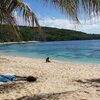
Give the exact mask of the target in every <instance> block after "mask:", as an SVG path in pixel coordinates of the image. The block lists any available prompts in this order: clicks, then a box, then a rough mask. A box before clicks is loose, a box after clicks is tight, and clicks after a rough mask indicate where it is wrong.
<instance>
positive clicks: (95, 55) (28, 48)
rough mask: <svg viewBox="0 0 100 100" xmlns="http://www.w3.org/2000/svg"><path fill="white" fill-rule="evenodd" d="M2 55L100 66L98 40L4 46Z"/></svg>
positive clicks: (1, 48) (0, 51) (1, 46)
mask: <svg viewBox="0 0 100 100" xmlns="http://www.w3.org/2000/svg"><path fill="white" fill-rule="evenodd" d="M2 54H5V55H6V54H7V55H16V56H25V57H31V58H46V57H48V56H49V57H50V59H53V60H63V61H75V62H84V63H97V64H100V40H82V41H60V42H38V43H26V44H6V45H0V55H2Z"/></svg>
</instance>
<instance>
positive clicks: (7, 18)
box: [0, 0, 100, 40]
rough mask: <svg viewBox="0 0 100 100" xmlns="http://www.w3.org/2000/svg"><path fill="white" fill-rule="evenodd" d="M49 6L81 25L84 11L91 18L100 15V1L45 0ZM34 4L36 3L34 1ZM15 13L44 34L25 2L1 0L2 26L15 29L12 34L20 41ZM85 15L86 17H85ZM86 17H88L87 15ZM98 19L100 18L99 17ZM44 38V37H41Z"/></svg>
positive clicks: (0, 23) (22, 0) (0, 18)
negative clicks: (54, 7) (80, 15)
mask: <svg viewBox="0 0 100 100" xmlns="http://www.w3.org/2000/svg"><path fill="white" fill-rule="evenodd" d="M43 1H44V2H46V3H47V4H51V5H54V6H56V7H58V8H60V10H61V11H62V12H63V13H64V14H66V15H67V16H69V18H70V19H71V20H73V22H75V23H76V22H77V23H80V20H79V14H80V13H81V12H82V11H83V12H85V14H87V15H89V16H90V17H91V14H92V15H94V16H99V15H100V0H43ZM33 2H34V1H33ZM14 11H18V12H19V13H20V14H21V15H22V16H23V18H24V20H25V21H27V22H29V23H31V25H32V26H34V25H36V26H37V27H38V30H39V31H40V32H41V33H42V31H41V28H40V25H39V23H38V20H37V18H36V15H35V13H34V11H32V10H31V9H30V7H29V6H28V5H27V4H25V2H24V0H0V25H2V24H7V25H9V29H13V31H10V33H14V34H15V35H16V37H17V39H18V40H20V35H19V27H18V25H17V23H16V19H15V16H14V15H13V13H14ZM85 14H84V15H85ZM85 16H86V15H85ZM97 18H98V17H97ZM41 36H42V35H41Z"/></svg>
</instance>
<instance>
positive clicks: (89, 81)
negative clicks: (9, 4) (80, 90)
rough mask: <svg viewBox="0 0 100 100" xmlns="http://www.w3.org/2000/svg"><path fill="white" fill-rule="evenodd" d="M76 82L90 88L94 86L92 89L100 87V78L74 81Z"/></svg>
mask: <svg viewBox="0 0 100 100" xmlns="http://www.w3.org/2000/svg"><path fill="white" fill-rule="evenodd" d="M75 81H76V82H78V83H81V84H85V85H86V84H87V85H91V86H94V87H100V78H97V79H86V80H84V81H83V80H75Z"/></svg>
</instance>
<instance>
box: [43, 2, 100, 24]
mask: <svg viewBox="0 0 100 100" xmlns="http://www.w3.org/2000/svg"><path fill="white" fill-rule="evenodd" d="M44 1H46V2H47V3H51V5H54V6H57V7H58V8H60V10H61V11H62V12H63V13H64V14H67V15H68V16H69V17H70V18H71V19H72V20H73V21H75V22H78V23H79V14H81V13H82V11H83V10H84V12H85V13H86V14H87V15H88V16H91V13H93V14H94V15H95V16H98V15H100V0H44ZM84 17H86V16H84Z"/></svg>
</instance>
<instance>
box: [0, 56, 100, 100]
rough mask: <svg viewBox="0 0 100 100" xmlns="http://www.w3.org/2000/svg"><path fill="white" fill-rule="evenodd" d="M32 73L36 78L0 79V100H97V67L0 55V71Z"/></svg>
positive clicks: (99, 82) (99, 73) (99, 96)
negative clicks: (9, 80)
mask: <svg viewBox="0 0 100 100" xmlns="http://www.w3.org/2000/svg"><path fill="white" fill-rule="evenodd" d="M6 73H14V74H16V75H18V76H22V77H24V76H30V75H31V76H34V77H37V81H36V82H33V83H29V82H27V81H21V80H20V81H14V82H7V83H2V82H0V100H100V66H99V65H95V64H84V63H83V64H82V63H74V62H62V61H56V60H54V61H52V62H51V63H45V59H32V58H26V57H16V56H4V55H1V56H0V74H2V75H5V74H6Z"/></svg>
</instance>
